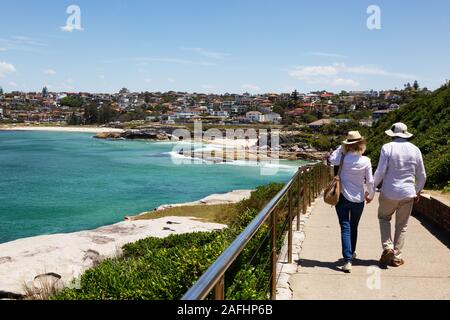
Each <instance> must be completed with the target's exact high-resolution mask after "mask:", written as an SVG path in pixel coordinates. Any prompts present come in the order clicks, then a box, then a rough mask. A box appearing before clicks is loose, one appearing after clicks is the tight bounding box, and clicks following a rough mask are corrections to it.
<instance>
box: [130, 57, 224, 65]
mask: <svg viewBox="0 0 450 320" xmlns="http://www.w3.org/2000/svg"><path fill="white" fill-rule="evenodd" d="M137 60H138V61H141V62H142V61H153V62H166V63H175V64H184V65H199V66H215V65H216V64H215V63H212V62H207V61H192V60H186V59H178V58H138V59H137Z"/></svg>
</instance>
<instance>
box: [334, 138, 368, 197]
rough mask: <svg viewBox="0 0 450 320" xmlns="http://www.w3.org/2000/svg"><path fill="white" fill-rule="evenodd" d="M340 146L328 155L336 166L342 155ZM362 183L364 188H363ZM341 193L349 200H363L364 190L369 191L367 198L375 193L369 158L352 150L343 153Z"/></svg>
mask: <svg viewBox="0 0 450 320" xmlns="http://www.w3.org/2000/svg"><path fill="white" fill-rule="evenodd" d="M342 152H343V150H342V146H340V147H339V148H337V149H336V151H334V152H333V153H332V155H331V157H330V163H331V164H332V165H334V166H338V165H339V163H340V161H341V156H342ZM364 185H365V186H366V189H364ZM341 187H342V188H341V193H342V194H343V195H344V197H345V198H346V199H347V200H348V201H351V202H356V203H361V202H364V193H365V190H366V191H368V192H369V198H370V199H373V197H374V194H375V188H374V180H373V175H372V163H371V162H370V159H369V158H368V157H365V156H361V155H359V154H357V153H354V152H349V153H347V154H346V155H345V158H344V163H343V165H342V171H341Z"/></svg>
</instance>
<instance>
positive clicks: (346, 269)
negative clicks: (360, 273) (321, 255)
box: [340, 262, 352, 273]
mask: <svg viewBox="0 0 450 320" xmlns="http://www.w3.org/2000/svg"><path fill="white" fill-rule="evenodd" d="M340 269H341V270H342V271H344V272H346V273H350V272H352V263H351V262H346V263H345V264H344V265H343V266H342V267H340Z"/></svg>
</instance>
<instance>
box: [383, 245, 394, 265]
mask: <svg viewBox="0 0 450 320" xmlns="http://www.w3.org/2000/svg"><path fill="white" fill-rule="evenodd" d="M392 259H394V250H392V249H386V250H384V251H383V254H382V255H381V258H380V264H381V265H383V266H387V265H389V264H391V262H392Z"/></svg>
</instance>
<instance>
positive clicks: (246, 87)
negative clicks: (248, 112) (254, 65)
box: [241, 83, 261, 92]
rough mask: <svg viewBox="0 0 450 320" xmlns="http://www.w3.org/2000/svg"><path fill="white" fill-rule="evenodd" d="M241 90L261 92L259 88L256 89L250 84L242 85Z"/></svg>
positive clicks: (255, 86)
mask: <svg viewBox="0 0 450 320" xmlns="http://www.w3.org/2000/svg"><path fill="white" fill-rule="evenodd" d="M241 89H242V90H244V91H248V92H258V91H260V90H261V88H260V87H258V86H257V85H255V84H250V83H246V84H243V85H242V86H241Z"/></svg>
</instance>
